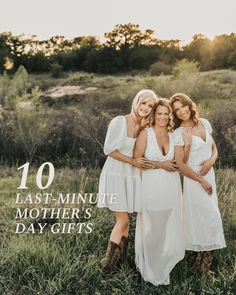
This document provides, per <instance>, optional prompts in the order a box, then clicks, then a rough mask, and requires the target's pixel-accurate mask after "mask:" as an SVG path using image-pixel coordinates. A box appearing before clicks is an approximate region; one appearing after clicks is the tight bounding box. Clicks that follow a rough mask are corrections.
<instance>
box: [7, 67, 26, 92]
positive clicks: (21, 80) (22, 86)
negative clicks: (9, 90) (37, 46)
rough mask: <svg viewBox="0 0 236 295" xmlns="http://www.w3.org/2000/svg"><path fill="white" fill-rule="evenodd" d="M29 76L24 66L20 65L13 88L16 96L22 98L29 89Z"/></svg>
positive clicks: (14, 78) (12, 84)
mask: <svg viewBox="0 0 236 295" xmlns="http://www.w3.org/2000/svg"><path fill="white" fill-rule="evenodd" d="M28 82H29V75H28V73H27V71H26V69H25V67H24V66H22V65H20V66H19V68H18V70H17V72H16V73H15V75H14V77H13V80H12V83H11V86H12V87H13V88H14V91H15V93H16V95H19V96H22V95H23V94H24V93H25V92H26V91H27V88H28Z"/></svg>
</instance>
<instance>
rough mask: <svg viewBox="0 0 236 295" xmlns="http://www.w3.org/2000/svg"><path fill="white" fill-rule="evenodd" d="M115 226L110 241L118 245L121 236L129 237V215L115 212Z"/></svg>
mask: <svg viewBox="0 0 236 295" xmlns="http://www.w3.org/2000/svg"><path fill="white" fill-rule="evenodd" d="M115 216H116V224H115V226H114V227H113V230H112V232H111V236H110V241H112V242H114V243H117V244H119V243H120V241H121V238H122V236H125V237H126V238H127V237H128V235H129V213H128V212H115Z"/></svg>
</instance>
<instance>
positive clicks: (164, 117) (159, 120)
mask: <svg viewBox="0 0 236 295" xmlns="http://www.w3.org/2000/svg"><path fill="white" fill-rule="evenodd" d="M169 119H170V110H169V109H168V107H166V106H162V105H159V106H158V107H157V109H156V112H155V125H156V126H160V127H165V126H167V125H168V123H169Z"/></svg>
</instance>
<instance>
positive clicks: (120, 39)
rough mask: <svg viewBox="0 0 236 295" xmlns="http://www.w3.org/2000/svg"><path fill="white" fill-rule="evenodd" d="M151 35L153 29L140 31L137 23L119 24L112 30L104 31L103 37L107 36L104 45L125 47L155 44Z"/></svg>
mask: <svg viewBox="0 0 236 295" xmlns="http://www.w3.org/2000/svg"><path fill="white" fill-rule="evenodd" d="M153 35H154V31H153V30H149V29H147V30H145V31H144V32H142V31H141V30H140V28H139V25H135V24H131V23H128V24H124V25H122V24H119V25H116V26H115V28H114V29H113V30H112V32H109V33H105V38H107V41H106V43H105V46H107V47H114V48H116V49H121V48H126V49H127V48H132V47H135V46H139V45H154V44H157V39H156V38H155V37H154V36H153Z"/></svg>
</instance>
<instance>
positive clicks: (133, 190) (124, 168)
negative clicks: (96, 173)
mask: <svg viewBox="0 0 236 295" xmlns="http://www.w3.org/2000/svg"><path fill="white" fill-rule="evenodd" d="M135 141H136V139H135V138H131V137H128V136H127V122H126V118H125V117H124V116H117V117H115V118H114V119H112V120H111V122H110V124H109V126H108V130H107V134H106V139H105V144H104V153H105V154H106V155H108V154H109V153H111V152H113V151H115V150H118V151H119V152H120V153H122V154H124V155H126V156H129V157H132V156H133V149H134V145H135ZM140 194H141V174H140V170H139V169H138V168H136V167H133V166H132V165H130V164H128V163H124V162H121V161H118V160H116V159H113V158H112V157H109V156H108V157H107V159H106V162H105V164H104V166H103V169H102V172H101V175H100V180H99V194H98V207H101V208H102V207H107V208H109V209H110V210H112V211H116V212H129V213H132V212H138V211H140Z"/></svg>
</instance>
